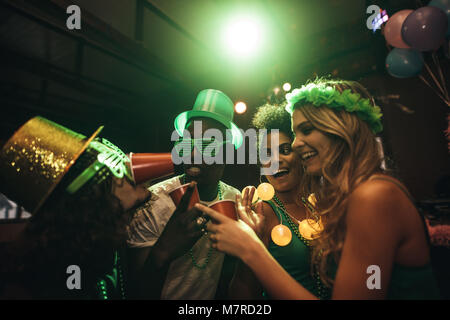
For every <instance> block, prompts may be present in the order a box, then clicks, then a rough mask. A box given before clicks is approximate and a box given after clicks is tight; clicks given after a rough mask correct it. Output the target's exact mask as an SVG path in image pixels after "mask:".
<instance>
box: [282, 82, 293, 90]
mask: <svg viewBox="0 0 450 320" xmlns="http://www.w3.org/2000/svg"><path fill="white" fill-rule="evenodd" d="M283 90H284V91H286V92H288V91H290V90H291V84H290V83H289V82H286V83H285V84H283Z"/></svg>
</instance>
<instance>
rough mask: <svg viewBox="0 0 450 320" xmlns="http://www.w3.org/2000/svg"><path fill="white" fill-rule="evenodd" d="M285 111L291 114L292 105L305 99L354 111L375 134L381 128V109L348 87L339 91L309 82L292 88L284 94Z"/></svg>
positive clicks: (316, 103) (292, 110)
mask: <svg viewBox="0 0 450 320" xmlns="http://www.w3.org/2000/svg"><path fill="white" fill-rule="evenodd" d="M286 100H287V105H286V111H287V112H289V113H290V114H291V115H292V113H293V112H294V109H296V108H294V105H295V104H296V103H297V102H299V101H302V100H303V101H307V102H310V103H312V104H313V105H315V106H317V107H319V106H323V105H326V106H327V107H329V108H332V109H336V110H342V109H344V110H345V111H347V112H351V113H355V114H356V115H357V116H358V117H359V118H360V119H362V120H364V121H365V122H366V123H367V124H368V125H369V127H370V128H371V129H372V132H373V133H375V134H377V133H378V132H381V131H382V130H383V125H382V123H381V116H382V115H383V114H382V113H381V109H380V107H378V106H373V105H372V104H371V103H370V100H369V99H362V98H361V96H360V95H359V94H358V93H353V92H352V91H351V90H350V89H346V90H344V91H342V92H339V91H338V90H337V89H335V88H333V87H331V86H325V85H317V84H314V83H310V84H307V85H304V86H302V87H301V88H299V89H298V88H297V89H294V90H292V92H290V93H288V94H286Z"/></svg>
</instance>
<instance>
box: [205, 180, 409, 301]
mask: <svg viewBox="0 0 450 320" xmlns="http://www.w3.org/2000/svg"><path fill="white" fill-rule="evenodd" d="M398 192H399V191H398V190H396V189H395V188H393V187H392V186H390V185H388V184H379V183H375V182H374V184H369V185H366V186H365V187H360V188H359V190H357V191H355V192H354V193H353V194H352V195H351V197H350V199H349V205H348V210H347V218H346V219H347V232H346V237H345V242H344V247H343V250H342V255H341V259H340V262H339V267H338V271H337V274H336V279H335V284H334V287H333V296H332V298H333V299H377V298H378V299H382V298H385V296H386V292H387V288H388V285H389V281H390V274H391V270H392V265H393V263H394V255H395V252H396V249H397V246H398V244H399V243H400V241H401V240H402V237H401V233H402V231H401V230H402V229H401V225H400V224H399V222H398V219H397V218H396V213H397V211H398V210H405V208H404V205H403V203H399V198H401V195H399V194H398ZM198 208H199V209H200V210H202V211H204V212H205V213H206V214H208V215H209V216H211V218H213V219H214V220H216V221H218V222H219V223H218V224H215V225H211V226H210V228H208V230H209V231H210V233H211V235H210V239H211V241H213V247H216V248H217V249H218V250H221V251H224V252H227V253H229V254H233V255H236V256H238V257H239V258H241V259H242V261H243V262H245V263H246V264H247V265H248V266H249V267H250V268H251V269H252V271H253V272H254V273H255V275H256V277H257V278H258V279H259V281H260V282H261V284H262V285H263V286H264V288H265V289H266V290H267V292H268V293H269V294H270V295H271V297H273V298H275V299H286V300H288V299H317V297H315V296H314V295H313V294H312V293H310V292H309V291H307V290H306V289H305V288H304V287H303V286H301V285H300V284H299V283H298V282H297V281H295V279H293V278H292V277H291V276H290V275H289V274H288V273H287V272H286V271H285V270H284V269H283V268H282V267H281V266H280V265H279V263H278V262H277V261H276V260H275V259H274V258H273V257H272V256H271V255H270V253H269V252H268V251H267V249H266V247H265V246H264V244H263V243H262V242H261V240H260V239H259V238H258V237H257V236H256V234H255V233H254V231H253V230H252V229H251V228H250V227H249V226H247V225H246V224H245V223H244V222H242V221H237V222H236V221H233V220H231V219H229V218H227V217H224V216H222V215H220V214H219V213H216V212H215V211H214V210H211V209H210V208H206V207H202V206H198ZM372 265H376V266H378V267H379V268H380V270H381V289H372V290H371V289H369V288H368V286H367V280H368V278H369V277H370V274H368V273H367V268H368V267H369V266H372Z"/></svg>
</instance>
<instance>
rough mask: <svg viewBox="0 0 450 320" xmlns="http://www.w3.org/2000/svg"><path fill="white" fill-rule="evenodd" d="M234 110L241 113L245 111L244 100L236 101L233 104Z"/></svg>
mask: <svg viewBox="0 0 450 320" xmlns="http://www.w3.org/2000/svg"><path fill="white" fill-rule="evenodd" d="M234 110H235V111H236V113H239V114H242V113H244V112H245V111H247V105H246V104H245V103H244V102H242V101H240V102H238V103H236V105H235V106H234Z"/></svg>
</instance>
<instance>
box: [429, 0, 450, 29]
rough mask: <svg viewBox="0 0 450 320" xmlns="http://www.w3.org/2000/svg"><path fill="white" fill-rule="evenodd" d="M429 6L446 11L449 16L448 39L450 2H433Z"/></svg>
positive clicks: (449, 23)
mask: <svg viewBox="0 0 450 320" xmlns="http://www.w3.org/2000/svg"><path fill="white" fill-rule="evenodd" d="M428 5H429V6H431V7H436V8H439V9H441V10H442V11H444V13H445V15H446V16H447V37H450V0H432V1H430V3H429V4H428Z"/></svg>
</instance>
